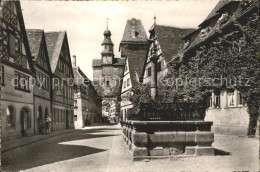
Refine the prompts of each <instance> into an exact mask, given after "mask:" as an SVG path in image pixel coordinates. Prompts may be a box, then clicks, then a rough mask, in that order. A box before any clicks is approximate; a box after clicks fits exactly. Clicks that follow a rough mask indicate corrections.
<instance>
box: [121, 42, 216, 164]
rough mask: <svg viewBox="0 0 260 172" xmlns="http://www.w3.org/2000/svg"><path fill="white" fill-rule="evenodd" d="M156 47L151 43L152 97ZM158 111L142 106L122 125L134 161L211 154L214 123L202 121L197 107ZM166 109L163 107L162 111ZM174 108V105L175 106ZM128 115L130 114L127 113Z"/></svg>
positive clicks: (155, 86) (154, 95)
mask: <svg viewBox="0 0 260 172" xmlns="http://www.w3.org/2000/svg"><path fill="white" fill-rule="evenodd" d="M156 51H157V50H156V46H155V44H154V43H153V56H152V57H151V58H150V60H151V96H152V98H154V99H156V95H157V67H156V66H157V60H158V57H157V55H156ZM159 106H162V107H163V108H161V109H166V110H167V111H168V112H171V114H166V111H164V110H159V111H158V109H156V108H155V106H153V105H150V104H149V103H146V104H145V103H144V104H141V106H140V111H139V113H138V114H131V117H130V118H128V120H126V121H123V122H122V128H123V143H124V146H125V147H126V149H127V151H128V152H129V153H130V155H131V157H132V158H133V160H137V159H147V158H165V157H172V156H174V157H183V156H199V155H214V148H213V147H212V143H213V142H214V133H212V132H211V126H212V125H213V122H209V121H203V118H204V117H203V116H202V115H200V113H201V112H199V111H198V110H195V109H196V108H194V109H192V110H191V109H190V110H188V111H187V108H185V106H186V107H192V106H193V107H194V106H197V105H196V104H192V105H191V104H189V103H181V104H180V108H179V110H177V111H176V108H175V110H173V109H172V110H171V105H169V104H159ZM164 106H165V108H164ZM175 107H176V106H175ZM130 112H131V111H130Z"/></svg>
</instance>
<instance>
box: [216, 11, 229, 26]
mask: <svg viewBox="0 0 260 172" xmlns="http://www.w3.org/2000/svg"><path fill="white" fill-rule="evenodd" d="M227 20H228V13H227V12H225V13H223V14H222V15H221V17H220V18H219V19H218V22H219V23H220V24H223V23H225V22H226V21H227Z"/></svg>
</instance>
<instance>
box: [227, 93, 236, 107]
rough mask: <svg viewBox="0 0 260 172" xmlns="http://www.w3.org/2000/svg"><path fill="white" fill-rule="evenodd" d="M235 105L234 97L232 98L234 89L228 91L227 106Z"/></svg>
mask: <svg viewBox="0 0 260 172" xmlns="http://www.w3.org/2000/svg"><path fill="white" fill-rule="evenodd" d="M234 105H235V99H234V91H233V92H230V93H228V106H234Z"/></svg>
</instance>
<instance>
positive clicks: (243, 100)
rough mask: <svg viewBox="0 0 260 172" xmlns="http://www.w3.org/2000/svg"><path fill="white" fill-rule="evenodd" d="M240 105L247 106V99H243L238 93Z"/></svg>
mask: <svg viewBox="0 0 260 172" xmlns="http://www.w3.org/2000/svg"><path fill="white" fill-rule="evenodd" d="M238 104H239V105H244V104H245V99H243V97H242V95H241V93H238Z"/></svg>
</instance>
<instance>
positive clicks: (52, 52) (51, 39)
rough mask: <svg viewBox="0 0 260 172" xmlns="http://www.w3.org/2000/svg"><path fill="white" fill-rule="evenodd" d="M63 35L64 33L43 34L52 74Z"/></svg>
mask: <svg viewBox="0 0 260 172" xmlns="http://www.w3.org/2000/svg"><path fill="white" fill-rule="evenodd" d="M65 35H66V32H65V31H60V32H47V33H45V37H46V43H47V49H48V54H49V58H50V64H51V70H52V72H55V69H56V66H57V63H58V60H59V56H60V52H61V48H62V44H63V41H64V39H65Z"/></svg>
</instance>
